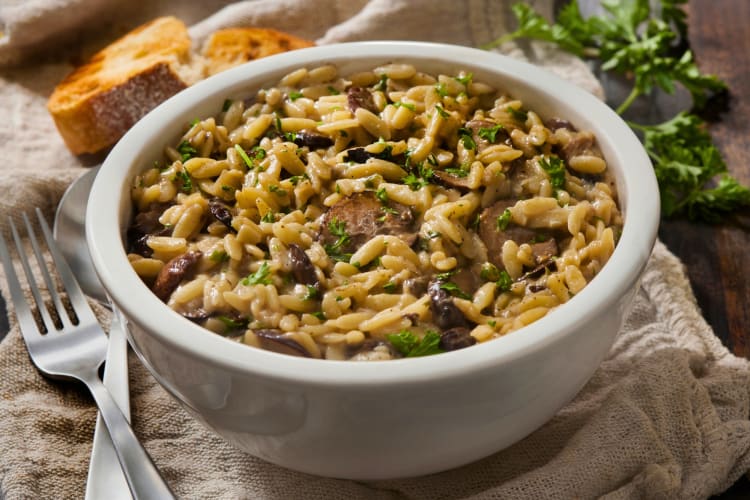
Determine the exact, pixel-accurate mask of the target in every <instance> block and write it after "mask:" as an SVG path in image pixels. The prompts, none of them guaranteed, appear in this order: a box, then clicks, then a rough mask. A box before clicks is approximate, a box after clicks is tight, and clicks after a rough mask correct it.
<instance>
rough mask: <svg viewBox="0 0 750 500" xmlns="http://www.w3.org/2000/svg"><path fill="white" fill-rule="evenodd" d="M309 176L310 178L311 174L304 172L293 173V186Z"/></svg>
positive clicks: (291, 180) (290, 180)
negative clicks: (299, 173) (300, 173)
mask: <svg viewBox="0 0 750 500" xmlns="http://www.w3.org/2000/svg"><path fill="white" fill-rule="evenodd" d="M309 178H310V176H309V175H307V174H306V173H304V174H302V175H293V176H291V177H290V178H289V182H291V183H292V185H293V186H296V185H297V184H299V182H300V181H301V180H302V179H309Z"/></svg>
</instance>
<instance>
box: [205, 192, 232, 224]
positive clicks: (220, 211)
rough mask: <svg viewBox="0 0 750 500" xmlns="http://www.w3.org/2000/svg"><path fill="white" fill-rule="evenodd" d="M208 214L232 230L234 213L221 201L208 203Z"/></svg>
mask: <svg viewBox="0 0 750 500" xmlns="http://www.w3.org/2000/svg"><path fill="white" fill-rule="evenodd" d="M208 212H209V213H210V214H211V215H212V216H213V218H214V219H216V220H217V221H219V222H221V223H222V224H224V225H225V226H227V227H228V228H230V229H232V212H231V211H230V210H229V207H228V206H227V205H226V204H225V203H224V202H223V201H221V200H219V199H217V198H214V199H212V200H210V201H209V202H208Z"/></svg>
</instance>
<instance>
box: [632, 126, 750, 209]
mask: <svg viewBox="0 0 750 500" xmlns="http://www.w3.org/2000/svg"><path fill="white" fill-rule="evenodd" d="M630 125H631V126H632V127H633V128H635V129H637V130H639V131H640V132H641V133H642V134H643V145H644V147H645V148H646V151H647V152H648V155H649V156H650V157H651V161H652V163H653V166H654V172H655V173H656V179H657V181H658V183H659V191H660V193H661V202H662V213H663V214H664V215H665V216H672V215H677V214H684V215H687V216H688V218H690V219H691V220H702V221H705V222H713V223H715V222H718V221H720V220H721V219H722V217H723V216H724V215H725V214H727V213H729V212H733V211H735V210H738V209H740V208H745V207H748V206H750V189H748V188H747V187H745V186H742V185H741V184H740V183H739V182H738V181H737V180H736V179H734V178H732V177H731V176H729V175H728V174H727V166H726V163H725V162H724V160H723V159H722V157H721V153H720V152H719V150H718V148H717V147H716V146H715V145H714V144H713V142H712V140H711V136H710V135H709V133H708V132H707V131H706V129H705V124H704V123H703V121H702V120H701V119H700V118H698V117H697V116H695V115H692V114H688V113H684V112H683V113H680V114H678V115H677V116H675V117H674V118H673V119H671V120H668V121H666V122H664V123H661V124H658V125H649V126H642V125H636V124H632V123H631V124H630ZM717 176H719V177H720V178H719V180H718V183H716V184H715V185H714V184H713V181H714V179H715V178H716V177H717Z"/></svg>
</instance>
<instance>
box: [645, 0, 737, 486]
mask: <svg viewBox="0 0 750 500" xmlns="http://www.w3.org/2000/svg"><path fill="white" fill-rule="evenodd" d="M687 11H688V21H689V39H690V43H691V46H692V49H693V52H694V53H695V57H696V59H697V61H698V65H699V67H700V68H701V70H702V71H704V72H707V73H714V74H716V75H718V76H719V77H720V78H722V79H723V80H724V81H726V82H727V84H728V85H729V88H730V94H731V95H730V100H729V107H728V110H727V111H726V112H724V113H721V114H720V116H719V119H718V120H717V121H715V122H713V123H712V124H711V126H710V132H711V135H712V136H713V138H714V140H715V142H716V144H717V145H718V147H719V149H720V150H721V152H722V153H723V154H724V158H725V160H726V162H727V166H728V168H729V171H730V172H731V173H732V175H734V177H736V178H737V179H739V180H740V181H741V182H742V183H743V184H745V185H750V1H748V0H721V1H720V2H717V1H716V0H690V1H689V3H688V7H687ZM656 104H657V106H656V109H657V112H659V111H666V112H669V111H671V109H672V108H673V107H674V105H675V103H674V100H670V99H668V98H664V99H662V98H661V97H660V98H659V99H658V100H657V102H656ZM659 238H660V239H661V240H662V241H663V242H664V243H665V244H666V245H667V247H668V248H669V249H670V250H671V251H672V252H673V253H675V254H676V255H677V256H678V257H679V258H680V259H682V261H683V262H684V264H685V266H686V268H687V273H688V276H689V277H690V282H691V284H692V286H693V291H694V293H695V296H696V298H697V300H698V305H699V306H700V308H701V310H702V312H703V315H704V317H705V318H706V320H707V321H708V323H709V324H710V325H711V326H712V327H713V329H714V331H715V332H716V335H717V336H718V337H719V338H720V339H721V340H722V342H723V343H724V345H726V346H727V347H728V348H729V349H730V350H731V351H732V352H734V353H735V354H736V355H738V356H743V357H745V358H750V321H749V320H750V269H748V264H750V258H748V257H749V255H750V253H749V252H748V250H749V249H750V210H747V211H745V212H744V213H740V214H736V215H735V216H733V217H731V218H728V219H727V220H726V221H725V222H724V223H722V224H720V225H717V226H709V225H704V224H696V223H691V222H688V221H686V220H680V219H674V220H664V221H662V224H661V227H660V230H659ZM718 498H721V499H740V498H750V481H748V479H747V477H743V478H741V479H740V480H739V481H738V482H737V483H736V484H735V485H734V486H733V487H732V488H730V490H728V491H727V492H725V493H724V494H723V495H721V496H720V497H718Z"/></svg>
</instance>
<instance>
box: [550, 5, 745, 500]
mask: <svg viewBox="0 0 750 500" xmlns="http://www.w3.org/2000/svg"><path fill="white" fill-rule="evenodd" d="M599 2H600V0H579V4H580V5H581V9H582V11H583V12H595V11H597V9H598V8H599ZM559 3H565V2H564V1H561V2H559ZM686 10H687V13H688V25H689V28H688V36H689V41H690V45H691V48H692V50H693V52H694V55H695V58H696V61H697V63H698V66H699V67H700V69H701V70H702V71H703V72H705V73H713V74H716V75H717V76H719V77H720V78H721V79H722V80H724V81H725V82H726V83H727V84H728V85H729V89H730V97H729V100H728V102H726V103H723V104H725V105H724V106H722V105H721V104H722V103H719V105H717V106H715V107H714V109H713V112H712V113H711V114H710V116H707V117H706V118H707V119H709V120H710V128H709V131H710V133H711V135H712V137H713V139H714V141H715V143H716V144H717V146H718V147H719V149H720V151H721V152H722V154H723V156H724V159H725V161H726V163H727V167H728V168H729V171H730V173H731V174H732V175H733V176H734V177H736V178H737V179H739V180H740V181H741V182H742V183H743V184H745V185H750V0H689V2H688V5H687V8H686ZM602 83H603V85H604V87H605V91H606V92H607V95H608V100H609V101H612V102H613V103H615V105H616V104H619V103H620V102H621V101H622V99H623V98H624V95H625V94H626V92H627V91H628V89H624V88H621V86H619V85H618V82H617V81H616V80H608V79H607V78H606V77H603V78H602ZM624 93H625V94H624ZM689 106H690V99H689V96H688V95H687V94H686V93H683V94H680V93H678V94H677V95H675V96H669V95H665V94H657V95H656V96H654V97H652V98H650V99H641V101H640V102H638V103H636V105H633V106H632V108H631V109H630V110H629V112H628V113H627V114H626V118H628V119H631V120H634V121H637V122H640V123H654V122H659V121H663V120H665V119H668V118H671V117H672V116H674V114H675V113H676V112H677V111H679V110H680V109H685V108H686V107H689ZM659 238H660V239H661V240H662V241H663V242H664V243H665V244H666V245H667V247H668V248H669V249H670V250H671V251H672V252H673V253H674V254H676V255H677V256H678V257H679V258H680V259H681V260H682V262H683V263H684V264H685V268H686V270H687V274H688V276H689V278H690V282H691V285H692V287H693V291H694V293H695V296H696V300H697V301H698V306H699V307H700V309H701V311H702V313H703V316H704V317H705V319H706V321H707V322H708V323H709V324H710V325H711V327H712V328H713V330H714V332H715V333H716V335H717V336H718V337H719V338H720V339H721V340H722V342H723V343H724V345H726V346H727V347H728V348H729V349H730V350H731V351H732V352H733V353H735V354H736V355H738V356H742V357H745V358H749V359H750V269H749V268H748V264H750V210H746V211H743V212H742V213H737V214H734V215H733V216H732V217H728V218H727V219H726V220H725V221H724V222H722V223H721V224H719V225H706V224H699V223H694V222H690V221H687V220H685V219H664V220H662V222H661V225H660V229H659ZM715 498H716V499H721V500H734V499H737V500H738V499H747V498H750V480H748V478H747V475H744V476H742V478H740V480H738V481H737V482H736V483H735V484H734V485H733V486H732V487H731V488H730V489H729V490H727V491H726V492H724V493H723V494H722V495H719V496H717V497H715Z"/></svg>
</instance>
